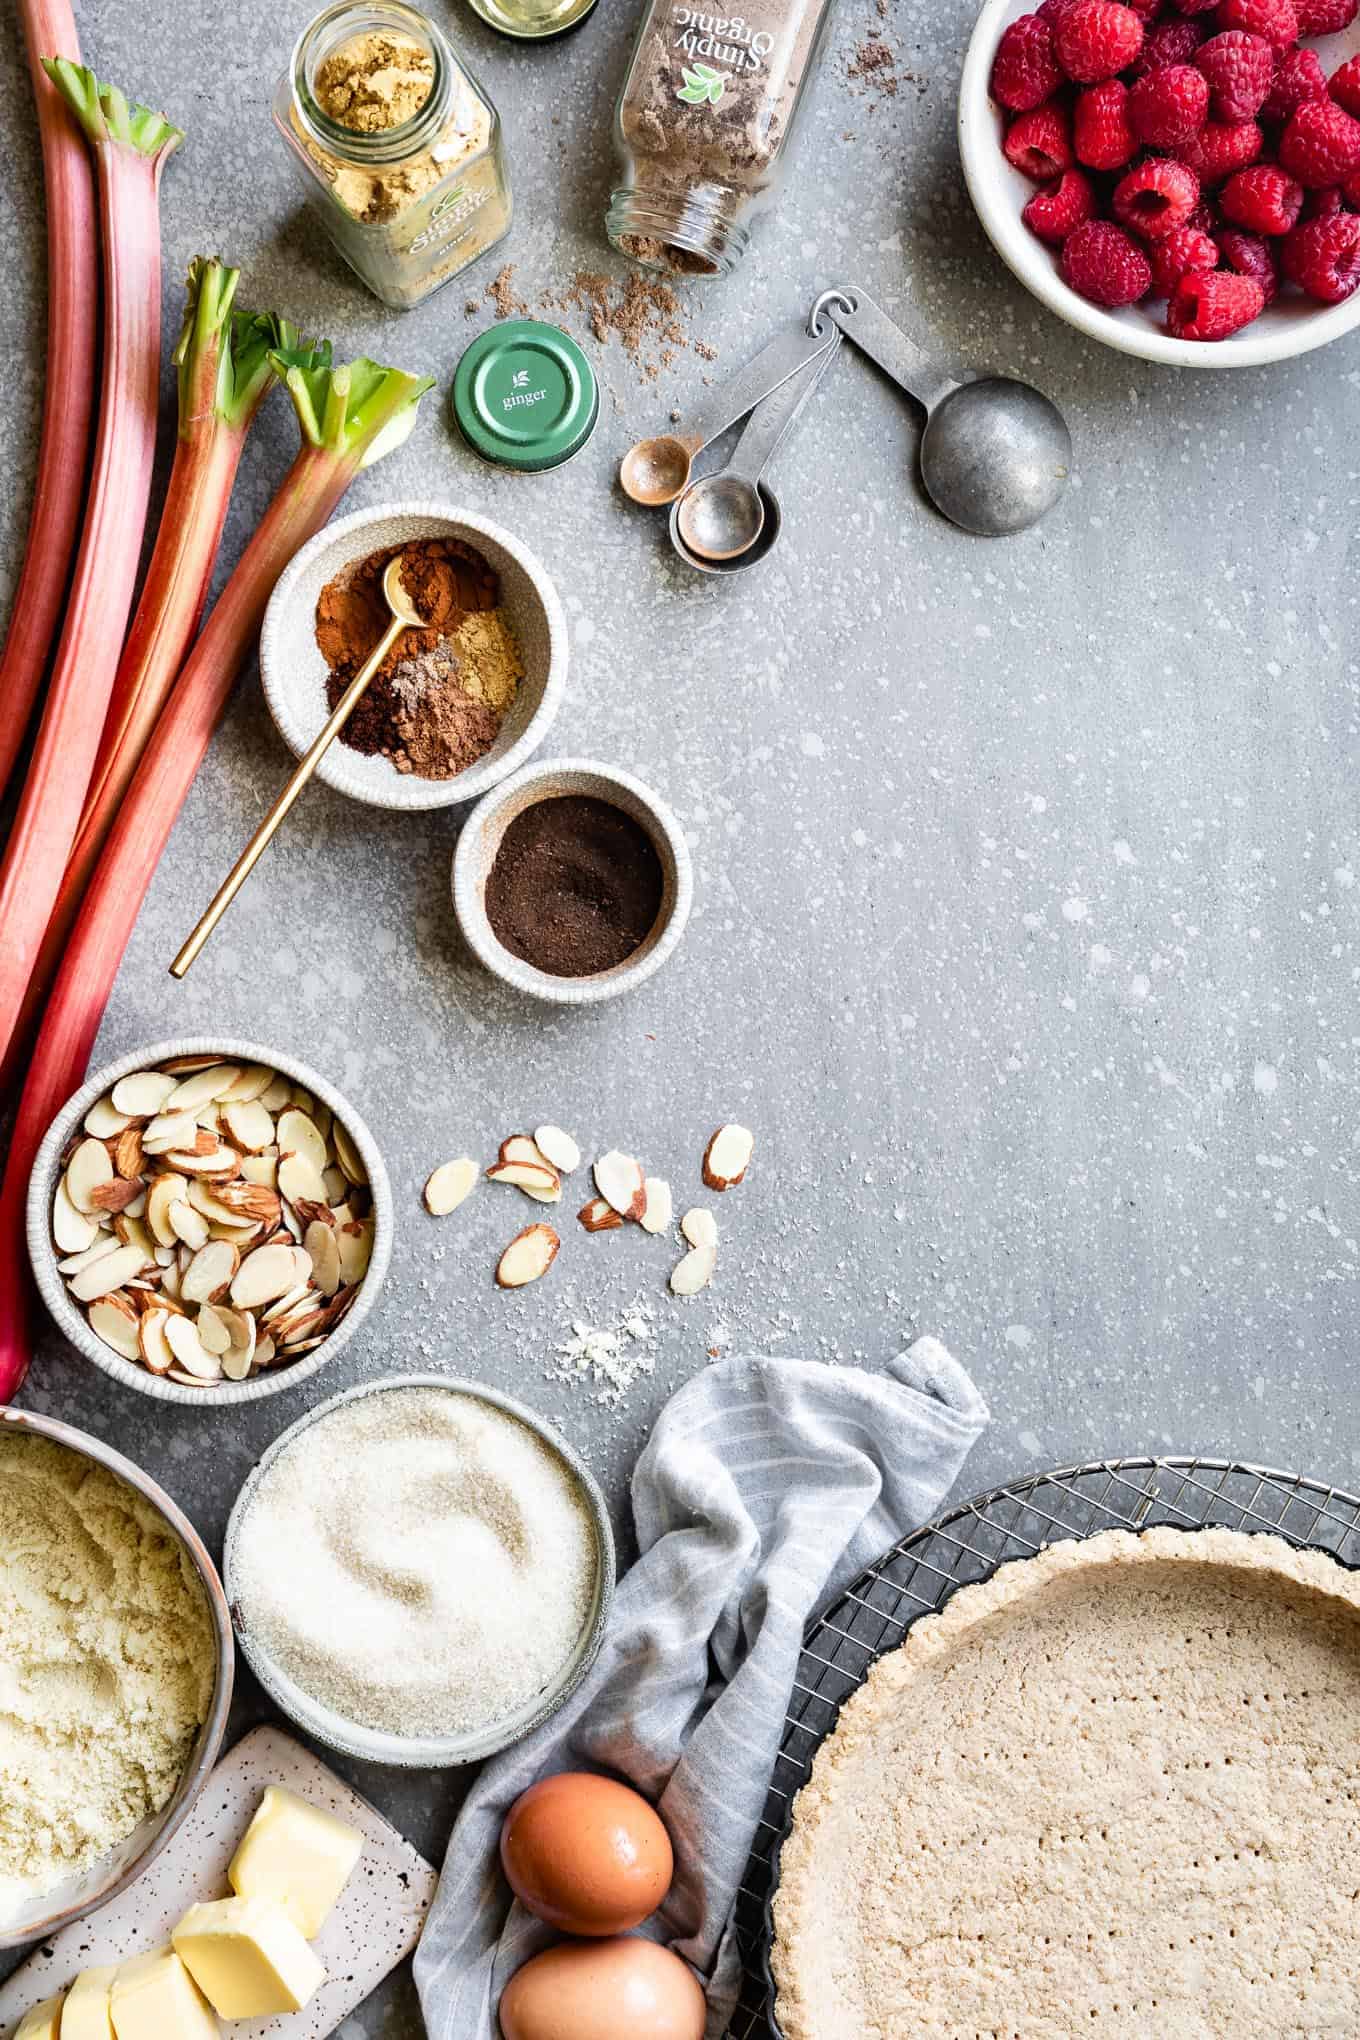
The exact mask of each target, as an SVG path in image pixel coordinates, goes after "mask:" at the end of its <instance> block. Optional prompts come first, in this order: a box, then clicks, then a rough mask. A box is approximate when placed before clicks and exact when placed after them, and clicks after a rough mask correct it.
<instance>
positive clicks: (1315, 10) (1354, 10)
mask: <svg viewBox="0 0 1360 2040" xmlns="http://www.w3.org/2000/svg"><path fill="white" fill-rule="evenodd" d="M1294 11H1295V13H1296V14H1297V15H1298V17H1299V34H1300V35H1340V33H1341V31H1342V29H1343V28H1349V27H1350V25H1351V23H1352V22H1353V21H1354V19H1355V17H1356V15H1357V14H1360V0H1294Z"/></svg>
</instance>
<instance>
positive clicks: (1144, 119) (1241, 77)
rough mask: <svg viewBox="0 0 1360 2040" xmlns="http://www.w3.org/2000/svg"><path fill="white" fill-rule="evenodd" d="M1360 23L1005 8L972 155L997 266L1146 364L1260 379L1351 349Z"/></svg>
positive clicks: (1329, 12)
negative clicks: (1324, 353) (1270, 367)
mask: <svg viewBox="0 0 1360 2040" xmlns="http://www.w3.org/2000/svg"><path fill="white" fill-rule="evenodd" d="M1358 16H1360V0H1137V4H1135V5H1128V4H1125V0H1041V4H1035V0H986V4H985V5H984V6H983V9H982V12H981V14H980V15H979V16H978V20H977V24H976V26H975V28H974V30H973V34H972V38H971V40H970V42H969V45H968V52H967V55H966V57H965V60H964V67H963V81H962V85H961V87H960V92H959V150H960V154H961V156H962V159H963V171H964V177H965V179H966V181H967V184H968V190H969V194H970V196H971V197H972V200H973V204H974V206H975V207H976V208H977V213H978V217H979V219H980V220H981V222H982V224H983V227H984V228H985V230H986V232H987V236H988V238H989V240H990V241H991V243H992V245H993V247H994V248H995V249H996V251H997V253H998V254H999V255H1000V256H1001V258H1002V260H1003V261H1004V262H1005V263H1006V265H1007V267H1008V268H1010V269H1011V270H1012V271H1013V272H1014V274H1015V275H1016V276H1017V277H1019V279H1020V281H1021V282H1022V283H1023V284H1024V285H1025V286H1026V287H1027V288H1028V289H1029V290H1031V291H1032V292H1033V293H1034V295H1035V296H1036V297H1037V298H1039V299H1040V301H1041V302H1042V303H1043V304H1045V305H1047V306H1048V308H1049V310H1050V311H1053V312H1056V313H1057V314H1058V316H1059V318H1061V319H1065V320H1066V321H1067V323H1068V324H1069V325H1070V326H1075V327H1076V328H1077V330H1078V331H1079V332H1081V333H1085V334H1087V335H1089V337H1090V338H1091V339H1093V340H1100V341H1103V342H1104V344H1105V345H1106V346H1107V347H1113V348H1116V349H1117V350H1118V351H1119V352H1120V353H1122V354H1136V355H1139V356H1140V357H1141V358H1142V359H1143V360H1144V361H1162V362H1169V363H1171V364H1173V365H1174V366H1176V367H1181V368H1253V367H1258V366H1260V365H1261V364H1262V363H1264V362H1271V361H1283V360H1287V359H1288V358H1289V357H1290V356H1292V355H1296V354H1305V353H1307V352H1308V351H1309V350H1310V349H1311V348H1314V347H1323V346H1325V345H1326V344H1327V342H1328V341H1329V340H1336V339H1339V338H1340V336H1341V335H1342V334H1343V333H1349V332H1351V331H1352V330H1353V329H1354V328H1355V327H1356V326H1358V325H1360V19H1358V18H1357V17H1358ZM1323 31H1327V32H1325V33H1324V32H1323ZM1352 59H1354V61H1353V62H1352Z"/></svg>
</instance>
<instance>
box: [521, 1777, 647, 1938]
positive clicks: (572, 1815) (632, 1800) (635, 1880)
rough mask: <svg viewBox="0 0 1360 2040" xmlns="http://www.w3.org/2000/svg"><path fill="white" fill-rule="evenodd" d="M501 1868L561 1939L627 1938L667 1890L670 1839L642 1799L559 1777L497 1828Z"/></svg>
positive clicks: (606, 1785) (604, 1782) (524, 1798)
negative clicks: (581, 1936)
mask: <svg viewBox="0 0 1360 2040" xmlns="http://www.w3.org/2000/svg"><path fill="white" fill-rule="evenodd" d="M501 1864H502V1866H503V1868H504V1870H505V1875H506V1878H507V1879H508V1881H509V1884H510V1888H511V1890H512V1891H513V1892H514V1894H515V1896H516V1897H517V1898H518V1899H519V1900H520V1901H521V1903H522V1904H524V1905H526V1906H527V1907H528V1908H529V1911H530V1912H531V1913H534V1914H535V1915H536V1916H537V1917H538V1918H539V1919H541V1920H546V1921H547V1922H548V1924H549V1926H552V1927H558V1928H560V1929H561V1931H562V1932H563V1933H564V1934H584V1935H586V1936H588V1937H594V1936H602V1935H605V1934H625V1933H627V1932H628V1929H629V1928H630V1927H636V1926H638V1925H639V1924H640V1923H641V1922H642V1921H643V1920H645V1919H646V1917H647V1915H648V1914H649V1913H653V1912H655V1911H656V1909H657V1907H658V1906H659V1905H660V1903H661V1901H662V1899H663V1898H664V1897H665V1896H666V1893H667V1892H668V1891H669V1889H670V1882H671V1874H672V1871H673V1870H674V1867H675V1859H674V1857H673V1856H672V1854H671V1838H670V1836H669V1835H668V1834H667V1833H666V1830H665V1828H664V1826H663V1825H662V1823H661V1821H660V1819H659V1818H658V1816H657V1815H656V1814H655V1813H654V1812H653V1811H652V1808H651V1807H650V1806H649V1805H648V1804H647V1801H646V1800H645V1799H644V1798H643V1797H642V1795H641V1793H638V1792H634V1791H633V1790H632V1788H631V1786H628V1785H620V1784H618V1783H616V1781H615V1780H614V1779H613V1778H596V1777H594V1776H593V1775H592V1774H591V1773H590V1772H589V1771H560V1772H559V1773H558V1774H557V1776H556V1777H555V1778H541V1779H540V1780H539V1782H538V1784H537V1785H531V1786H530V1787H529V1790H528V1791H527V1792H524V1793H521V1795H520V1797H519V1798H518V1799H517V1800H516V1801H515V1803H514V1805H513V1806H512V1807H511V1809H510V1811H509V1813H508V1814H507V1815H506V1816H505V1825H504V1827H503V1828H502V1829H501Z"/></svg>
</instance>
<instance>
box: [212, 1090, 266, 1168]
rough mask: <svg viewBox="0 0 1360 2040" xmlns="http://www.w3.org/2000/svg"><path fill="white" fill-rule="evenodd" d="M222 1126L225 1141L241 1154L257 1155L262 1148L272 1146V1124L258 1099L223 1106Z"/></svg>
mask: <svg viewBox="0 0 1360 2040" xmlns="http://www.w3.org/2000/svg"><path fill="white" fill-rule="evenodd" d="M222 1126H223V1129H224V1131H225V1133H226V1137H227V1139H228V1140H229V1141H230V1142H231V1143H232V1145H233V1147H237V1148H239V1149H240V1150H241V1152H242V1153H243V1154H247V1155H257V1154H259V1153H260V1151H261V1149H262V1148H267V1147H272V1146H273V1142H274V1122H273V1120H272V1119H271V1118H270V1116H269V1114H268V1113H267V1112H266V1111H265V1109H264V1107H263V1105H261V1103H260V1101H259V1099H258V1098H247V1099H244V1100H243V1101H242V1102H241V1103H240V1104H227V1105H224V1106H223V1107H222Z"/></svg>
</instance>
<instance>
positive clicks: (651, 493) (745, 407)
mask: <svg viewBox="0 0 1360 2040" xmlns="http://www.w3.org/2000/svg"><path fill="white" fill-rule="evenodd" d="M827 339H828V335H827V334H826V333H824V332H820V331H818V332H813V330H812V328H811V326H810V325H809V327H808V329H807V331H803V330H802V329H801V328H799V329H798V330H796V331H794V332H791V333H780V334H778V335H777V336H776V338H775V339H773V340H771V341H770V343H769V345H768V346H767V347H762V348H761V350H760V352H759V354H757V355H754V356H753V357H752V359H751V360H750V361H748V362H747V364H746V366H745V368H741V369H738V371H737V373H736V374H735V375H734V376H732V377H731V378H730V379H729V380H728V381H727V382H725V383H724V384H723V385H722V388H721V389H719V390H717V391H715V392H714V394H713V395H712V396H711V397H710V398H709V400H708V403H707V405H706V407H705V408H704V409H703V410H701V412H700V413H699V417H698V418H697V420H696V421H695V422H694V423H693V424H692V425H690V426H688V427H682V428H681V429H680V430H679V431H677V432H663V433H660V434H659V435H658V436H657V437H656V438H655V439H639V440H638V442H637V444H636V446H630V447H629V449H628V451H627V453H625V455H624V456H623V460H622V462H621V463H620V466H619V486H620V487H621V488H622V490H623V493H624V494H625V496H631V497H632V499H633V501H634V502H635V503H641V504H642V505H643V506H644V507H645V508H647V509H649V510H660V509H664V507H665V505H666V504H667V503H673V502H674V501H675V499H676V497H677V496H678V495H679V494H680V493H681V491H682V490H683V489H684V488H685V486H686V484H687V483H688V481H689V478H690V470H691V468H692V466H693V463H694V457H695V455H696V454H699V453H702V452H703V450H704V448H705V447H706V446H707V445H708V444H709V443H710V442H711V441H712V440H714V439H717V438H719V437H720V436H721V434H722V433H724V432H726V430H727V428H728V427H729V425H735V424H736V422H737V420H738V418H744V417H745V416H746V413H747V412H748V411H753V410H754V409H755V407H756V405H757V404H758V403H760V401H761V399H762V398H764V397H768V396H770V395H771V394H772V393H773V392H774V391H775V390H777V389H779V388H780V387H781V386H782V385H783V384H784V383H786V382H787V381H788V379H789V377H790V376H794V375H797V373H798V371H799V370H800V369H801V368H805V367H806V366H807V364H808V363H809V362H810V361H816V360H818V359H819V358H820V356H821V355H822V353H823V352H824V350H825V347H826V342H827Z"/></svg>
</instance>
